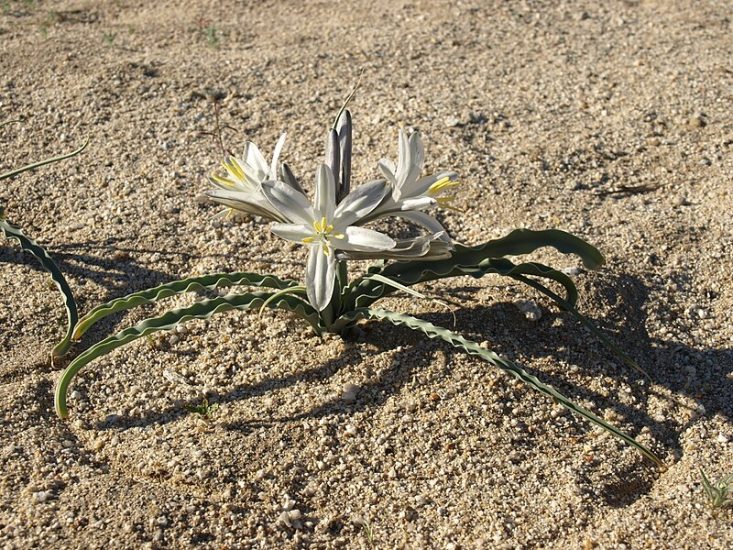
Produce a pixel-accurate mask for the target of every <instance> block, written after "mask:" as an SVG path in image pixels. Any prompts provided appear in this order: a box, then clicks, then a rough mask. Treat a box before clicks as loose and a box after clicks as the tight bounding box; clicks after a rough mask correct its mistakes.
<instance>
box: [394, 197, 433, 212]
mask: <svg viewBox="0 0 733 550" xmlns="http://www.w3.org/2000/svg"><path fill="white" fill-rule="evenodd" d="M437 202H438V201H436V200H435V199H434V198H432V197H416V198H414V199H404V200H402V201H401V202H400V209H401V210H424V209H425V208H429V207H431V206H433V205H434V204H436V203H437Z"/></svg>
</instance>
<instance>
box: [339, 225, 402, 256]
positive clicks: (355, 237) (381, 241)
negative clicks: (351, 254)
mask: <svg viewBox="0 0 733 550" xmlns="http://www.w3.org/2000/svg"><path fill="white" fill-rule="evenodd" d="M331 242H332V243H333V246H334V248H337V249H339V250H389V249H391V248H394V246H395V244H397V243H396V242H395V240H394V239H392V238H391V237H389V236H388V235H385V234H384V233H380V232H379V231H374V230H373V229H367V228H366V227H356V226H354V225H352V226H351V227H347V228H346V229H345V230H344V238H343V239H332V240H331Z"/></svg>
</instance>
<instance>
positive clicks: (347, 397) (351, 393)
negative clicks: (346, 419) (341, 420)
mask: <svg viewBox="0 0 733 550" xmlns="http://www.w3.org/2000/svg"><path fill="white" fill-rule="evenodd" d="M358 391H359V386H357V385H356V384H344V387H343V388H341V400H342V401H345V402H346V403H353V402H354V401H356V394H357V392H358Z"/></svg>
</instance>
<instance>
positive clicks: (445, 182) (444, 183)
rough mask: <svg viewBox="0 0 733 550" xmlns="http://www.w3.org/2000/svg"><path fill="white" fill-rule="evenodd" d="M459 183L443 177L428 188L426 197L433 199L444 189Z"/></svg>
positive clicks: (448, 177)
mask: <svg viewBox="0 0 733 550" xmlns="http://www.w3.org/2000/svg"><path fill="white" fill-rule="evenodd" d="M460 184H461V182H460V181H457V180H454V179H451V178H450V176H445V177H442V178H440V179H439V180H438V181H436V182H435V183H434V184H433V185H431V186H430V187H428V195H430V196H431V197H434V196H435V195H437V194H439V193H442V192H443V191H444V190H446V189H450V188H451V187H455V186H456V185H460Z"/></svg>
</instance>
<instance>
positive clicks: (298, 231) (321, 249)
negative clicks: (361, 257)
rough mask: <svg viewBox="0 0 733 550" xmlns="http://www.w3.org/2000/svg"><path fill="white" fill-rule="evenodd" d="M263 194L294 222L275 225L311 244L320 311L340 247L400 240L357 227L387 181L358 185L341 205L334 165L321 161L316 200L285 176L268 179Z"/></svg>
mask: <svg viewBox="0 0 733 550" xmlns="http://www.w3.org/2000/svg"><path fill="white" fill-rule="evenodd" d="M262 190H263V193H264V195H265V196H266V197H267V199H268V200H269V202H270V203H271V204H272V206H273V207H274V208H275V209H276V210H277V211H279V212H281V213H282V214H283V215H284V216H285V217H286V218H287V219H288V220H289V221H290V223H275V224H273V225H272V227H271V231H272V232H273V233H274V234H275V235H277V236H278V237H281V238H283V239H287V240H289V241H293V242H297V243H299V244H304V245H307V246H308V247H309V248H310V252H309V255H308V263H307V267H306V273H305V287H306V291H307V294H308V300H309V301H310V303H311V304H312V305H313V307H315V308H316V309H317V310H318V311H323V310H324V309H325V308H326V307H327V306H328V304H329V303H330V302H331V298H332V296H333V291H334V285H335V279H336V265H337V258H336V252H337V251H354V252H379V251H387V250H391V249H393V248H394V247H395V245H396V242H395V241H394V240H393V239H392V238H391V237H389V236H387V235H385V234H384V233H380V232H378V231H374V230H372V229H366V228H364V227H358V224H360V222H361V220H362V219H363V218H364V217H365V216H367V215H368V214H369V213H370V212H371V211H372V210H374V209H375V208H376V207H377V206H378V205H379V204H380V203H381V202H382V200H383V198H384V196H385V194H386V192H387V186H386V184H385V182H383V181H375V182H371V183H367V184H365V185H362V186H360V187H358V188H357V189H355V190H354V191H353V192H351V193H349V194H348V195H346V197H344V199H343V200H342V201H341V202H340V203H339V204H338V205H336V182H335V180H334V177H333V173H332V172H331V169H330V168H329V167H328V166H327V165H326V164H322V165H321V166H320V167H319V168H318V170H317V172H316V194H315V202H314V205H313V206H311V205H310V204H309V203H308V199H307V198H306V197H305V195H304V194H303V193H301V192H300V191H298V190H296V189H294V188H292V187H290V186H288V185H285V184H284V183H282V182H277V181H275V182H265V183H263V185H262Z"/></svg>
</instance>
